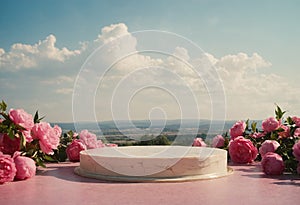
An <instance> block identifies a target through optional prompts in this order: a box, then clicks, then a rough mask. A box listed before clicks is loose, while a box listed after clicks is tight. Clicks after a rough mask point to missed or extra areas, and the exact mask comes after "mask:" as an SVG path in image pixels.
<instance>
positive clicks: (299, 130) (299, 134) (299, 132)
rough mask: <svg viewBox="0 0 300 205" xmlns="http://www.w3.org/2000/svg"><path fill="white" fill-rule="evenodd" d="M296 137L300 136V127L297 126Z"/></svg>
mask: <svg viewBox="0 0 300 205" xmlns="http://www.w3.org/2000/svg"><path fill="white" fill-rule="evenodd" d="M294 137H300V128H296V129H295V131H294Z"/></svg>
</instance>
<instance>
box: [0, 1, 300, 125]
mask: <svg viewBox="0 0 300 205" xmlns="http://www.w3.org/2000/svg"><path fill="white" fill-rule="evenodd" d="M299 9H300V3H299V2H298V1H279V0H278V1H277V0H275V1H274V0H264V1H260V0H255V1H238V0H229V1H222V0H219V1H217V0H210V1H209V0H199V1H171V0H170V1H169V0H166V1H147V2H146V1H144V2H142V1H131V0H127V1H96V0H95V1H79V0H76V1H58V0H57V1H55V0H54V1H33V0H28V1H16V0H1V6H0V14H1V15H0V96H1V99H3V100H4V101H6V102H7V103H8V104H9V107H13V108H24V109H25V110H27V111H28V112H29V113H34V112H35V110H37V109H38V110H39V111H40V112H41V113H42V114H43V115H46V119H47V121H51V122H72V121H73V120H79V121H91V120H94V119H95V118H96V120H98V121H103V120H111V119H126V118H128V117H129V118H130V119H147V118H148V117H149V115H150V117H154V118H163V117H167V118H168V119H176V118H195V117H196V118H206V119H210V118H212V116H215V117H216V118H222V117H224V118H225V119H227V120H232V119H236V120H238V119H248V118H250V119H263V118H266V117H268V116H271V115H273V111H274V108H275V103H276V104H278V105H280V106H281V107H282V108H283V109H284V110H288V114H289V115H299V114H300V84H299V80H298V78H299V74H300V72H299V69H300V61H299V57H298V55H299V48H300V39H299V36H300V27H299V26H298V24H299V22H298V21H299V19H300V14H299V12H298V11H299ZM151 30H155V32H154V31H151ZM136 31H139V32H136ZM160 31H161V32H160ZM191 42H193V44H191ZM193 45H194V46H193ZM195 45H196V46H195ZM99 49H100V50H99ZM101 49H102V50H101ZM149 50H152V51H151V52H150V51H149ZM153 50H154V51H153ZM108 68H109V69H108ZM195 69H196V70H195ZM197 69H198V70H197ZM199 72H200V75H199ZM103 73H104V74H105V75H104V74H103ZM195 109H197V113H196V112H195ZM223 112H225V115H223ZM195 113H196V114H195ZM218 113H221V114H220V115H218Z"/></svg>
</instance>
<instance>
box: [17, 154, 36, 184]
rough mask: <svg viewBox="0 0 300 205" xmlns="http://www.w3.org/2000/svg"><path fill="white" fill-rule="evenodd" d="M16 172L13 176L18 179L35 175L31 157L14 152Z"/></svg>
mask: <svg viewBox="0 0 300 205" xmlns="http://www.w3.org/2000/svg"><path fill="white" fill-rule="evenodd" d="M13 159H14V162H15V165H16V169H17V173H16V176H15V178H16V179H19V180H24V179H29V178H31V177H33V176H35V173H36V166H35V162H34V161H33V159H31V158H29V157H25V156H21V155H20V152H16V153H15V154H14V156H13Z"/></svg>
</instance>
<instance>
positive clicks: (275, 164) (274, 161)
mask: <svg viewBox="0 0 300 205" xmlns="http://www.w3.org/2000/svg"><path fill="white" fill-rule="evenodd" d="M261 165H262V169H263V172H264V173H265V174H267V175H280V174H282V173H283V171H284V163H283V160H282V157H281V156H280V155H278V154H277V153H273V152H268V153H267V154H265V155H264V157H263V158H262V161H261Z"/></svg>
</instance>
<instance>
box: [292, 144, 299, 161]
mask: <svg viewBox="0 0 300 205" xmlns="http://www.w3.org/2000/svg"><path fill="white" fill-rule="evenodd" d="M293 155H294V156H295V157H296V159H297V160H298V161H299V162H300V140H299V141H298V142H297V143H295V144H294V146H293Z"/></svg>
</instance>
